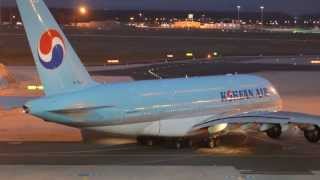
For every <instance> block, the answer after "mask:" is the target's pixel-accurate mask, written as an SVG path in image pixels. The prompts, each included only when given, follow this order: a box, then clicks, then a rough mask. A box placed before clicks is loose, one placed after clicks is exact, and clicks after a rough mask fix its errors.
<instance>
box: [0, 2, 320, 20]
mask: <svg viewBox="0 0 320 180" xmlns="http://www.w3.org/2000/svg"><path fill="white" fill-rule="evenodd" d="M1 1H2V4H3V5H4V6H15V0H1ZM45 1H46V3H47V4H48V5H49V6H50V7H58V8H72V7H73V6H76V5H78V4H87V5H88V6H90V7H92V8H94V9H105V10H141V11H143V10H164V11H216V12H217V11H218V12H219V11H222V12H226V11H236V6H237V5H241V11H242V12H259V11H260V6H264V7H265V9H264V11H265V12H282V13H288V14H290V15H293V16H295V15H302V14H320V1H319V0H304V1H302V0H281V1H277V0H229V1H221V0H184V1H172V0H135V1H134V2H132V0H64V1H56V0H45Z"/></svg>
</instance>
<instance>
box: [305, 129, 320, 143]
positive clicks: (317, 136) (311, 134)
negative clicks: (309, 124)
mask: <svg viewBox="0 0 320 180" xmlns="http://www.w3.org/2000/svg"><path fill="white" fill-rule="evenodd" d="M304 137H305V138H306V139H307V140H308V141H309V142H310V143H317V142H319V140H320V128H319V127H318V126H315V129H314V130H305V131H304Z"/></svg>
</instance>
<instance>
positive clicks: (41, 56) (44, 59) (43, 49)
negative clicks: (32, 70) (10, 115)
mask: <svg viewBox="0 0 320 180" xmlns="http://www.w3.org/2000/svg"><path fill="white" fill-rule="evenodd" d="M17 4H18V8H19V11H20V14H21V18H22V21H23V24H24V27H25V30H26V33H27V37H28V41H29V45H30V48H31V51H32V54H33V58H34V60H35V63H36V66H37V70H38V73H39V76H40V79H41V82H42V84H43V86H44V90H45V94H46V95H55V94H60V93H65V92H71V91H76V90H80V89H83V88H86V87H90V86H93V85H95V84H96V83H95V82H94V81H93V80H92V79H91V78H90V75H89V73H88V72H87V71H86V69H85V67H84V66H83V64H82V63H81V62H80V59H79V57H78V55H77V54H76V53H75V51H74V50H73V48H72V46H71V45H70V43H69V41H68V40H67V38H66V36H65V35H64V33H63V32H62V31H61V29H60V27H59V25H58V24H57V22H56V21H55V19H54V18H53V16H52V15H51V13H50V11H49V9H48V8H47V6H46V5H45V3H44V2H43V0H17Z"/></svg>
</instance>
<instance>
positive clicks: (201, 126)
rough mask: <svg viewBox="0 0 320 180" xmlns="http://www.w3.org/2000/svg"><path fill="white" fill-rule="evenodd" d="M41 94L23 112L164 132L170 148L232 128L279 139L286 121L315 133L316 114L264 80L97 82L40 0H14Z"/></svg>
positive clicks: (93, 125) (114, 129) (213, 138)
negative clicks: (285, 99) (288, 102)
mask: <svg viewBox="0 0 320 180" xmlns="http://www.w3.org/2000/svg"><path fill="white" fill-rule="evenodd" d="M17 5H18V9H19V12H20V14H21V17H22V20H23V24H24V27H25V31H26V35H27V38H28V42H29V45H30V48H31V51H32V55H33V58H34V60H35V64H36V67H37V71H38V73H39V76H40V79H41V82H42V84H43V86H44V93H45V96H43V97H40V98H37V99H34V100H29V101H27V102H25V103H24V104H23V109H24V112H25V113H27V114H30V115H33V116H36V117H38V118H41V119H43V120H44V121H47V122H53V123H58V124H62V125H66V126H70V127H76V128H79V129H80V130H81V131H82V132H86V131H88V132H91V131H93V132H99V133H105V134H114V135H123V136H131V137H135V138H137V141H138V143H141V144H144V145H153V144H154V143H155V142H156V139H158V138H163V139H165V140H168V141H170V142H173V145H174V146H175V147H176V148H178V149H179V148H181V147H182V146H184V142H185V141H186V140H187V141H188V143H189V144H191V145H192V143H194V142H195V141H194V139H195V137H197V136H200V135H201V136H203V138H202V139H201V141H202V140H203V142H205V143H206V144H205V145H206V146H207V147H209V148H214V147H216V146H217V145H218V141H219V137H221V135H223V134H224V133H225V132H229V131H232V130H234V129H242V130H247V129H249V128H252V127H254V129H255V130H257V131H259V132H262V133H266V134H267V135H268V136H269V137H270V138H273V139H278V138H279V137H280V136H281V134H282V132H283V131H285V130H287V129H288V128H289V127H292V126H294V127H298V128H299V129H301V130H302V131H303V132H304V136H305V138H306V139H307V140H308V141H309V142H311V143H316V142H318V141H319V139H320V128H319V127H320V117H318V116H313V115H308V114H302V113H295V112H283V111H281V108H282V101H281V98H280V96H279V94H278V92H277V90H276V89H275V87H274V86H273V85H272V84H271V83H270V82H269V81H268V80H266V79H264V78H262V77H258V76H254V75H219V76H207V77H193V78H191V77H189V78H177V79H161V80H145V81H134V82H128V83H111V84H99V83H97V82H95V81H94V80H92V79H91V77H90V75H89V74H88V72H87V71H86V69H85V67H84V66H83V64H82V63H81V61H80V59H79V57H78V56H77V54H76V53H75V51H74V50H73V48H72V46H71V44H70V43H69V41H68V40H67V38H66V36H65V35H64V33H63V32H62V30H61V29H60V27H59V25H58V24H57V22H56V21H55V19H54V18H53V16H52V15H51V13H50V11H49V9H48V8H47V6H46V4H45V3H44V2H43V0H17Z"/></svg>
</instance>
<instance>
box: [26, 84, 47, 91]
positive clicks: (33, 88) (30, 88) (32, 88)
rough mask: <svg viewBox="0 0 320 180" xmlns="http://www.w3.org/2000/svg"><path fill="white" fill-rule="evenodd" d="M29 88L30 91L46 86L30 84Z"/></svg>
mask: <svg viewBox="0 0 320 180" xmlns="http://www.w3.org/2000/svg"><path fill="white" fill-rule="evenodd" d="M27 89H28V90H29V91H37V90H39V91H42V90H43V89H44V87H43V86H36V85H29V86H27Z"/></svg>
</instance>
